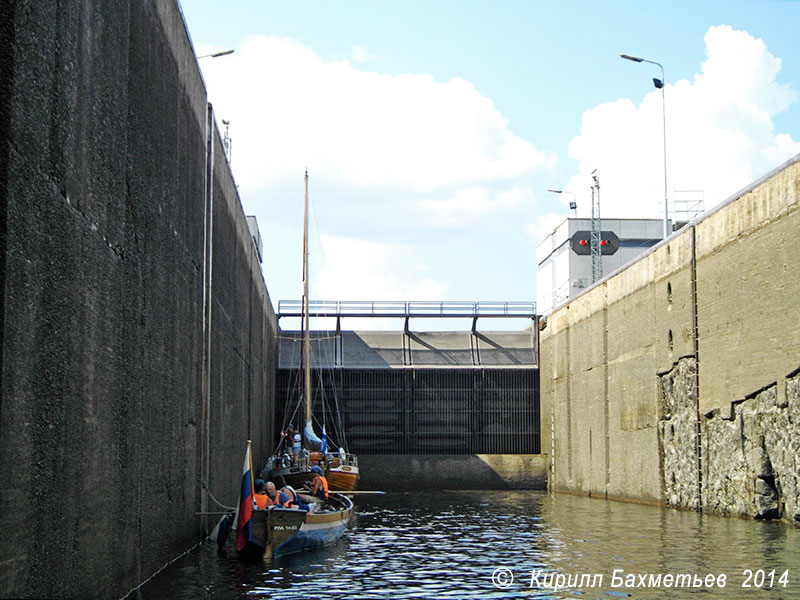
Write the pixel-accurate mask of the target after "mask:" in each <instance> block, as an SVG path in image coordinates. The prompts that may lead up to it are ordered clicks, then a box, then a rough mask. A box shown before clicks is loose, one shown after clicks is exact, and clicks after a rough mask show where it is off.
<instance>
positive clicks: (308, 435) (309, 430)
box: [303, 421, 322, 450]
mask: <svg viewBox="0 0 800 600" xmlns="http://www.w3.org/2000/svg"><path fill="white" fill-rule="evenodd" d="M303 439H304V440H305V441H306V447H307V448H308V449H309V450H320V449H321V448H322V440H321V439H319V437H317V434H316V433H314V426H313V425H312V424H311V421H306V426H305V428H304V429H303Z"/></svg>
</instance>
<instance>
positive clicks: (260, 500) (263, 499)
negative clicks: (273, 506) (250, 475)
mask: <svg viewBox="0 0 800 600" xmlns="http://www.w3.org/2000/svg"><path fill="white" fill-rule="evenodd" d="M255 491H256V493H255V495H254V496H253V500H254V501H255V504H256V508H257V509H259V510H266V508H267V506H269V505H270V500H269V496H268V495H267V490H266V484H265V483H264V480H263V479H256V483H255Z"/></svg>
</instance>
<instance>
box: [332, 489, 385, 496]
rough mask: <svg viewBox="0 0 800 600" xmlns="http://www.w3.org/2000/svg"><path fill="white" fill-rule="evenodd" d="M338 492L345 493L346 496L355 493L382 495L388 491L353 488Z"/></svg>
mask: <svg viewBox="0 0 800 600" xmlns="http://www.w3.org/2000/svg"><path fill="white" fill-rule="evenodd" d="M336 493H337V494H344V495H345V496H352V495H353V494H377V495H380V496H382V495H383V494H385V493H386V492H381V491H379V490H352V491H349V492H336Z"/></svg>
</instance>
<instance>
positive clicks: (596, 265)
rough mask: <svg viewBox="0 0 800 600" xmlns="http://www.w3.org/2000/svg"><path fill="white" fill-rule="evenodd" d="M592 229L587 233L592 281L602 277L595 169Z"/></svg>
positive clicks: (593, 172)
mask: <svg viewBox="0 0 800 600" xmlns="http://www.w3.org/2000/svg"><path fill="white" fill-rule="evenodd" d="M592 179H593V180H594V183H593V184H592V231H591V234H590V235H589V250H590V252H591V255H592V283H594V282H596V281H600V280H601V279H602V278H603V257H602V255H601V254H600V250H601V243H600V241H601V240H600V178H599V177H598V176H597V169H595V170H594V171H592Z"/></svg>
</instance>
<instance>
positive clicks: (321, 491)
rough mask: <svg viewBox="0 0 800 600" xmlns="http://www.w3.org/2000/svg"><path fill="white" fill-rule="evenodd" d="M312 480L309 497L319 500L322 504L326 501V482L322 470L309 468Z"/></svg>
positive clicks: (314, 467) (317, 467)
mask: <svg viewBox="0 0 800 600" xmlns="http://www.w3.org/2000/svg"><path fill="white" fill-rule="evenodd" d="M311 472H312V473H314V478H313V479H312V480H311V495H312V496H315V497H317V498H319V499H320V500H322V501H323V502H324V501H325V500H327V499H328V480H327V478H326V477H325V474H324V472H323V471H322V468H321V467H319V466H317V465H314V466H313V467H311Z"/></svg>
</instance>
